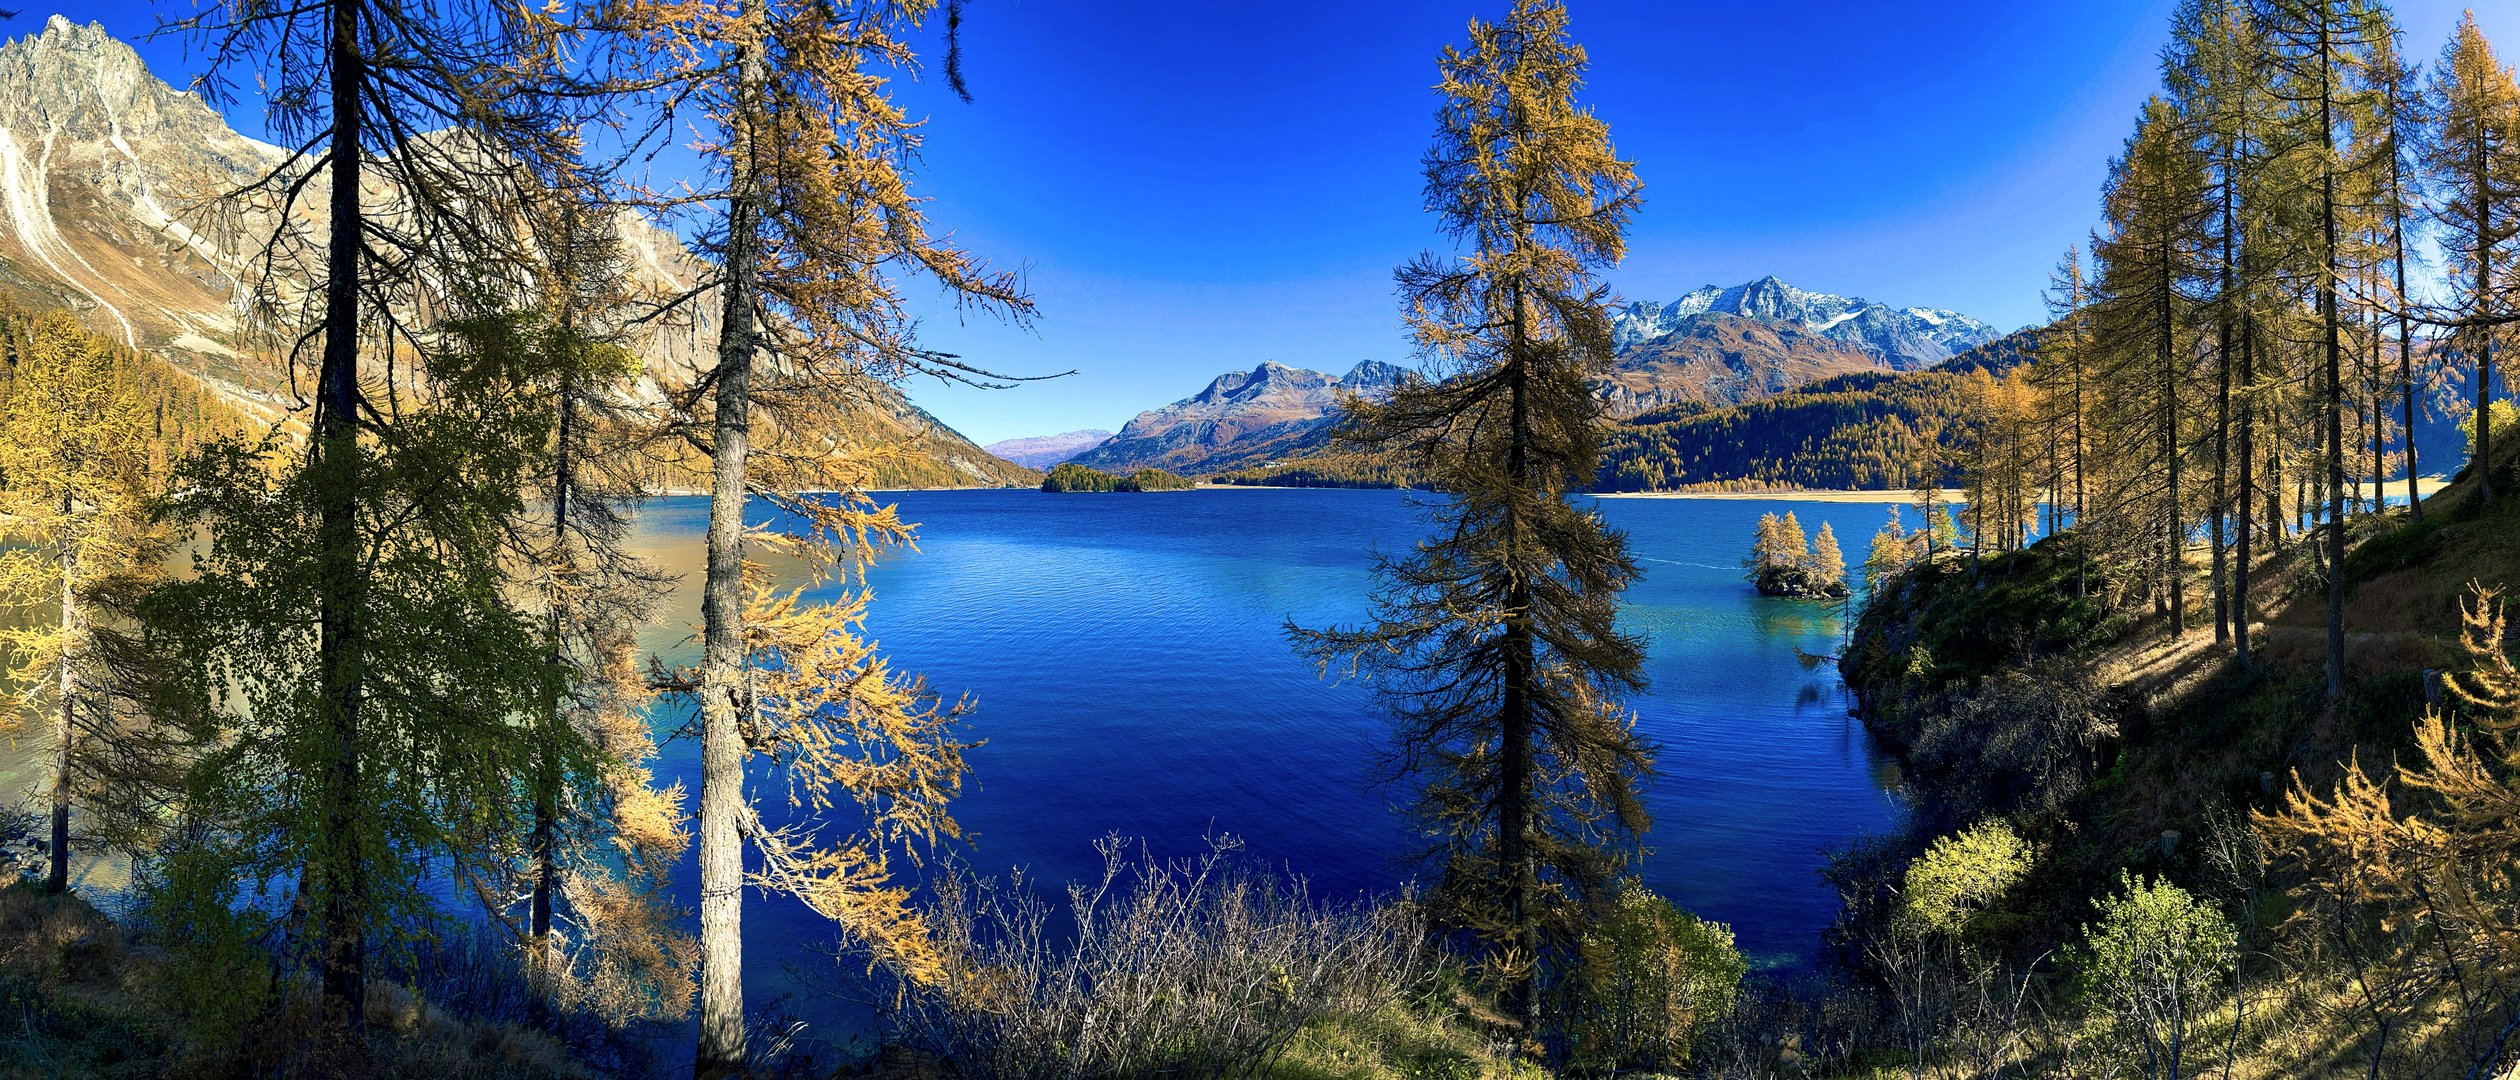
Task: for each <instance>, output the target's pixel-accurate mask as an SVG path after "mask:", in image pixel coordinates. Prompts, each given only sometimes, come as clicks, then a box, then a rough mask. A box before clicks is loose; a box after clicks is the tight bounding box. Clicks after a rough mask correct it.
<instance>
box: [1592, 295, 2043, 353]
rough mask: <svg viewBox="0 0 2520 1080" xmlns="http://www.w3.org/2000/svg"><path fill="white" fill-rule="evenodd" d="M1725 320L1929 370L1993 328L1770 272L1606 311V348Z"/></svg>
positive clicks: (1990, 335)
mask: <svg viewBox="0 0 2520 1080" xmlns="http://www.w3.org/2000/svg"><path fill="white" fill-rule="evenodd" d="M1724 316H1729V317H1733V318H1740V319H1750V320H1754V321H1757V322H1761V323H1767V324H1771V325H1774V326H1778V327H1788V326H1790V327H1794V328H1796V329H1799V330H1803V331H1808V332H1810V333H1812V334H1816V335H1818V336H1820V337H1823V338H1827V339H1829V340H1831V341H1834V342H1838V343H1841V344H1845V345H1850V346H1853V347H1855V348H1857V349H1861V350H1863V351H1865V352H1868V353H1870V354H1872V355H1873V356H1874V357H1875V358H1877V359H1878V360H1879V361H1880V362H1881V363H1882V364H1883V365H1884V366H1886V367H1892V368H1901V369H1912V368H1920V367H1929V366H1932V365H1934V364H1938V363H1941V362H1942V361H1944V360H1947V359H1950V358H1951V357H1952V356H1953V355H1955V354H1957V353H1960V352H1962V351H1965V350H1967V349H1969V348H1972V347H1974V346H1977V345H1980V344H1983V343H1985V342H1987V341H1991V340H1993V339H1994V338H1995V337H1996V336H1997V331H1996V330H1995V328H1994V327H1992V326H1989V325H1987V324H1986V323H1983V322H1980V321H1978V320H1976V319H1972V318H1970V317H1968V316H1966V315H1962V314H1960V313H1958V312H1956V311H1945V310H1943V309H1940V308H1922V307H1911V308H1892V307H1889V306H1887V305H1884V304H1877V303H1874V302H1872V301H1870V300H1865V299H1862V298H1860V297H1849V296H1839V295H1836V294H1834V293H1821V292H1812V291H1810V290H1807V289H1802V288H1797V287H1795V286H1793V285H1789V284H1787V283H1785V282H1784V281H1782V280H1779V279H1778V278H1777V277H1776V276H1775V275H1773V274H1771V275H1768V276H1766V277H1762V278H1759V279H1758V280H1756V281H1751V282H1748V283H1745V284H1741V285H1735V286H1732V287H1731V288H1719V287H1717V286H1713V285H1707V286H1702V287H1700V288H1696V289H1692V290H1690V291H1689V292H1688V293H1686V294H1684V295H1682V296H1681V297H1680V298H1679V299H1677V300H1674V301H1671V302H1670V303H1655V302H1652V301H1643V302H1639V303H1632V304H1629V305H1627V306H1626V307H1623V308H1620V309H1619V310H1617V311H1615V312H1612V313H1611V335H1612V341H1613V343H1614V344H1615V345H1616V346H1617V347H1618V348H1619V349H1620V350H1621V351H1622V352H1626V351H1630V350H1634V349H1638V348H1642V347H1645V346H1649V345H1653V344H1656V343H1658V342H1664V341H1668V340H1671V339H1672V338H1674V337H1675V336H1679V335H1682V334H1684V333H1685V332H1687V331H1688V330H1689V329H1690V328H1691V327H1692V326H1693V325H1695V324H1697V323H1700V322H1702V321H1704V320H1706V319H1709V318H1718V317H1724Z"/></svg>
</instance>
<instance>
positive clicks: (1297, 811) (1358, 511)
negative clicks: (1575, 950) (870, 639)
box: [639, 490, 1897, 1016]
mask: <svg viewBox="0 0 2520 1080" xmlns="http://www.w3.org/2000/svg"><path fill="white" fill-rule="evenodd" d="M886 498H888V499H891V500H894V501H896V502H898V504H899V505H900V507H901V510H902V513H903V516H904V518H905V519H907V520H910V521H914V522H917V523H919V524H920V526H921V531H920V550H919V551H917V552H915V553H904V554H901V555H899V556H896V557H893V558H889V559H887V560H885V561H884V563H883V564H882V565H880V566H878V567H876V568H874V569H873V570H872V571H871V574H870V582H871V584H872V586H873V588H874V589H875V592H876V600H875V604H874V607H873V616H872V618H871V619H870V624H869V625H870V627H871V629H872V631H873V633H874V635H875V636H876V637H877V638H878V639H879V640H880V641H881V643H882V645H883V647H884V649H885V651H886V652H887V653H888V654H889V655H890V656H891V657H893V659H894V660H895V662H896V663H897V664H899V665H900V666H901V667H902V668H903V669H905V670H909V671H916V672H920V673H922V674H925V675H926V676H927V677H928V678H929V679H930V680H931V681H932V682H933V683H934V684H935V685H936V686H937V687H938V688H940V689H942V690H944V691H945V692H947V693H949V694H953V693H968V694H970V695H971V696H972V697H973V698H974V699H975V700H976V701H977V703H978V706H979V711H978V713H977V714H976V716H975V717H974V720H973V724H972V733H973V734H976V735H978V736H981V737H984V738H986V739H987V740H988V743H987V745H986V746H983V747H981V748H979V749H977V750H974V751H972V752H971V753H970V755H969V762H970V765H971V768H972V770H973V778H974V780H975V781H976V782H977V784H978V788H977V790H975V791H973V792H971V793H970V794H969V795H968V796H967V797H966V798H965V799H964V800H963V801H962V804H961V807H960V816H961V820H962V821H963V823H964V825H965V826H966V827H967V828H969V829H970V830H971V831H972V833H973V834H974V844H973V845H972V847H971V849H970V851H969V852H968V858H969V859H970V860H971V862H972V863H973V864H974V866H975V867H977V868H978V869H980V870H981V871H982V872H984V873H1003V872H1004V871H1005V870H1007V869H1008V868H1011V867H1015V866H1025V867H1028V868H1029V869H1030V871H1031V873H1032V875H1033V876H1034V879H1035V880H1037V881H1047V882H1057V881H1059V880H1062V879H1065V878H1071V877H1079V876H1083V875H1084V874H1086V873H1087V872H1088V871H1089V870H1090V869H1092V867H1093V864H1094V858H1095V856H1094V853H1093V851H1092V849H1091V847H1090V841H1091V840H1092V839H1093V838H1095V837H1097V836H1099V835H1101V834H1103V833H1105V832H1107V831H1115V830H1116V831H1118V832H1121V833H1124V834H1127V835H1130V836H1136V837H1142V838H1144V839H1145V840H1147V841H1148V842H1149V843H1150V844H1151V845H1152V846H1153V848H1154V849H1155V851H1156V852H1157V853H1159V854H1190V853H1193V852H1195V851H1197V850H1200V849H1201V846H1202V837H1203V836H1205V835H1207V834H1209V833H1211V832H1220V833H1232V834H1235V835H1237V836H1240V837H1242V838H1243V839H1244V841H1245V842H1246V844H1247V851H1248V852H1249V853H1250V854H1251V855H1253V856H1254V857H1256V858H1258V859H1260V860H1263V861H1266V862H1268V863H1271V864H1276V865H1282V866H1285V867H1287V868H1289V869H1291V870H1293V871H1295V872H1297V873H1301V874H1304V875H1307V876H1309V877H1310V878H1311V879H1312V880H1313V882H1314V883H1315V885H1316V886H1317V888H1318V889H1319V890H1320V891H1322V892H1325V893H1330V894H1345V895H1354V894H1356V893H1360V892H1387V891H1390V890H1392V889H1394V888H1396V887H1398V886H1399V884H1400V883H1401V882H1403V881H1404V880H1406V879H1407V878H1408V877H1409V876H1411V875H1412V874H1414V873H1416V872H1417V871H1416V870H1415V869H1414V868H1412V867H1410V866H1408V865H1406V864H1405V863H1404V862H1403V861H1401V860H1402V856H1404V855H1406V854H1407V853H1408V852H1409V851H1410V850H1411V840H1410V837H1409V835H1408V831H1407V829H1406V827H1405V823H1404V822H1403V821H1402V819H1401V818H1400V817H1399V815H1398V814H1397V813H1395V812H1394V811H1393V809H1392V807H1393V806H1394V805H1397V804H1398V803H1400V802H1402V801H1403V800H1404V798H1405V792H1403V791H1400V790H1396V789H1393V788H1389V787H1385V786H1380V785H1378V784H1377V783H1376V774H1375V771H1374V769H1373V757H1374V752H1375V750H1376V748H1377V747H1378V746H1380V745H1381V741H1382V737H1383V734H1384V729H1383V727H1382V724H1381V723H1380V721H1378V720H1377V719H1376V718H1375V716H1374V715H1373V712H1372V709H1371V703H1370V700H1369V697H1368V695H1367V694H1366V693H1365V691H1364V690H1363V689H1362V688H1360V687H1358V686H1355V685H1353V684H1348V685H1342V684H1338V683H1336V682H1332V681H1324V680H1322V679H1320V678H1318V677H1317V676H1316V675H1315V672H1314V671H1313V669H1312V667H1311V666H1310V665H1309V664H1308V663H1306V662H1305V661H1304V660H1303V659H1301V658H1300V657H1298V656H1297V655H1295V654H1294V653H1293V652H1292V651H1291V650H1290V649H1289V648H1288V646H1287V644H1286V641H1285V638H1284V635H1283V632H1282V626H1283V624H1284V623H1285V622H1286V621H1287V620H1289V619H1292V620H1294V621H1295V622H1297V623H1301V624H1304V625H1322V624H1326V623H1333V622H1343V621H1354V620H1356V619H1358V618H1360V617H1361V616H1362V615H1363V614H1364V612H1365V603H1364V597H1365V594H1366V591H1367V590H1368V589H1369V588H1370V586H1371V584H1372V582H1371V578H1370V575H1369V573H1368V565H1369V554H1370V552H1372V551H1373V550H1375V549H1376V548H1378V547H1379V548H1382V549H1386V550H1390V549H1398V548H1401V547H1405V546H1406V545H1408V544H1409V543H1411V542H1413V541H1414V540H1415V539H1416V538H1417V537H1418V536H1419V535H1420V533H1421V528H1420V525H1419V523H1418V520H1417V518H1416V516H1415V514H1414V513H1413V511H1412V510H1411V508H1410V505H1409V502H1408V499H1409V496H1407V495H1404V494H1402V493H1397V492H1386V491H1265V490H1226V491H1196V492H1182V493H1167V494H1143V495H1131V494H1105V495H1046V494H1042V493H1040V492H1033V491H947V492H905V493H900V494H897V495H888V496H886ZM1602 505H1603V508H1604V512H1605V513H1606V515H1607V516H1608V517H1609V519H1610V521H1611V522H1612V523H1613V524H1614V525H1616V526H1618V527H1620V528H1623V529H1626V530H1627V531H1628V533H1629V542H1630V547H1631V550H1632V551H1633V552H1634V554H1635V556H1636V557H1637V559H1638V561H1639V564H1640V565H1641V566H1642V567H1643V568H1644V570H1645V575H1644V579H1643V580H1642V581H1641V582H1640V583H1639V584H1638V585H1637V586H1635V587H1634V588H1633V589H1631V590H1630V592H1629V594H1628V596H1627V601H1628V604H1629V607H1628V609H1627V611H1626V612H1625V614H1624V615H1623V616H1622V621H1623V624H1624V625H1625V626H1627V627H1628V628H1629V629H1631V630H1634V631H1636V632H1639V633H1641V634H1643V635H1645V636H1646V638H1647V640H1648V642H1649V660H1648V662H1647V668H1646V674H1647V676H1648V677H1649V678H1650V679H1651V680H1652V686H1651V688H1650V689H1649V690H1648V691H1647V692H1646V693H1645V694H1643V695H1642V696H1640V697H1638V698H1637V699H1636V700H1635V701H1634V702H1633V703H1632V704H1633V706H1634V708H1635V710H1636V714H1637V720H1638V724H1639V726H1640V727H1641V728H1642V730H1643V731H1644V732H1645V733H1646V734H1647V735H1648V736H1650V737H1651V738H1653V739H1654V740H1656V741H1658V742H1659V743H1661V745H1662V754H1661V760H1660V771H1659V774H1658V775H1657V776H1656V777H1654V778H1653V779H1652V780H1651V782H1650V783H1649V785H1648V787H1647V792H1646V795H1647V803H1648V805H1649V807H1650V808H1651V810H1652V812H1653V815H1654V830H1653V833H1652V834H1651V835H1650V836H1649V837H1648V838H1647V846H1648V847H1649V848H1650V849H1651V850H1650V854H1648V856H1647V857H1646V859H1645V861H1644V864H1643V866H1642V874H1643V877H1644V879H1645V881H1646V883H1647V884H1648V885H1649V886H1651V887H1652V888H1654V889H1656V890H1658V891H1660V892H1662V893H1664V894H1666V895H1668V896H1670V897H1672V898H1673V899H1674V900H1675V901H1677V902H1678V903H1680V904H1681V905H1683V906H1685V907H1688V908H1690V909H1692V910H1694V911H1697V912H1698V913H1700V914H1701V915H1704V916H1706V917H1708V918H1712V919H1716V920H1719V921H1722V922H1726V923H1730V924H1731V925H1732V926H1733V927H1734V929H1735V931H1736V932H1737V933H1738V935H1739V938H1740V943H1741V946H1742V948H1743V949H1744V951H1745V952H1747V953H1749V954H1750V956H1751V957H1752V959H1753V961H1754V962H1755V963H1758V964H1760V965H1763V966H1768V967H1776V968H1790V967H1796V966H1800V965H1803V964H1807V963H1809V962H1810V959H1811V957H1812V956H1813V954H1814V953H1815V951H1816V949H1817V946H1818V943H1819V934H1820V931H1821V930H1822V929H1823V928H1825V927H1826V926H1827V925H1828V923H1829V921H1830V919H1831V918H1832V917H1833V916H1834V914H1835V910H1836V903H1835V900H1834V897H1833V896H1832V894H1831V893H1830V892H1829V891H1828V890H1827V888H1826V887H1825V886H1824V885H1823V884H1822V883H1821V881H1820V879H1819V877H1818V874H1817V870H1818V867H1819V866H1820V864H1821V862H1822V859H1823V857H1824V854H1825V852H1827V851H1828V850H1831V849H1833V848H1836V847H1839V846H1842V845H1843V844H1845V843H1846V842H1847V841H1849V840H1851V839H1854V838H1856V837H1858V836H1861V835H1864V834H1866V833H1870V832H1876V831H1879V830H1882V829H1884V828H1886V827H1888V826H1889V825H1890V824H1891V821H1892V818H1893V815H1894V814H1895V813H1896V808H1897V803H1896V799H1895V796H1894V794H1893V791H1894V788H1895V775H1894V769H1893V767H1892V766H1891V765H1890V764H1889V762H1888V761H1887V760H1886V759H1885V758H1884V757H1883V755H1882V754H1881V753H1880V752H1879V751H1878V750H1877V749H1875V748H1874V747H1873V746H1872V745H1871V744H1870V743H1869V741H1868V739H1867V737H1866V735H1865V734H1864V732H1863V729H1862V727H1861V726H1860V725H1859V724H1858V723H1857V722H1856V721H1854V720H1853V719H1852V718H1850V717H1848V716H1847V714H1846V710H1847V705H1848V700H1847V696H1846V693H1845V690H1844V688H1843V686H1842V685H1841V684H1840V683H1839V681H1838V678H1837V675H1836V673H1835V671H1834V669H1833V668H1832V667H1829V666H1825V665H1824V666H1822V667H1821V668H1819V669H1817V670H1806V669H1804V668H1803V667H1802V666H1801V665H1800V664H1799V663H1798V662H1797V661H1796V659H1795V650H1796V648H1797V647H1799V648H1801V649H1804V650H1807V651H1811V652H1821V653H1827V652H1834V651H1835V649H1836V646H1837V643H1838V639H1839V635H1840V633H1841V626H1840V624H1839V621H1838V620H1837V619H1836V618H1835V616H1834V613H1833V612H1832V611H1830V610H1827V609H1824V608H1822V607H1821V606H1819V605H1813V604H1808V603H1801V602H1796V601H1786V600H1771V599H1763V598H1760V597H1758V596H1756V595H1755V594H1753V593H1752V592H1751V590H1750V588H1749V586H1748V585H1747V584H1745V583H1744V582H1743V581H1742V579H1741V573H1740V570H1739V563H1740V560H1741V558H1742V556H1743V555H1744V554H1745V553H1746V552H1747V551H1748V548H1749V544H1750V540H1751V536H1752V526H1753V523H1754V522H1755V521H1756V520H1757V518H1758V516H1759V515H1760V514H1761V513H1764V512H1768V511H1772V510H1782V509H1787V508H1790V509H1793V510H1794V511H1796V513H1797V515H1798V516H1799V517H1800V518H1801V519H1802V520H1803V522H1804V525H1805V527H1806V529H1808V530H1811V531H1814V532H1816V531H1817V530H1818V527H1819V523H1820V522H1821V521H1824V520H1825V521H1829V522H1831V523H1832V524H1833V525H1834V526H1835V528H1836V531H1837V533H1838V535H1839V538H1840V543H1841V544H1842V545H1843V546H1844V547H1845V548H1846V550H1847V552H1848V555H1849V558H1851V559H1860V558H1861V554H1862V551H1863V547H1864V544H1865V542H1866V540H1868V539H1869V538H1870V536H1871V535H1872V533H1873V530H1874V529H1876V528H1878V527H1879V525H1880V522H1881V521H1882V520H1883V518H1884V516H1885V510H1884V509H1883V508H1882V507H1880V506H1874V505H1861V504H1818V503H1777V502H1759V501H1714V500H1681V499H1670V500H1663V499H1609V500H1604V501H1603V503H1602ZM705 512H706V507H705V503H704V502H703V501H702V500H700V499H696V498H695V499H668V500H662V501H660V502H658V503H656V504H652V505H651V506H649V507H648V508H647V510H646V511H645V514H644V516H643V518H642V520H641V522H640V537H639V538H640V543H641V546H642V548H643V549H644V550H645V551H646V553H647V554H648V555H649V556H650V557H651V558H652V559H654V560H655V561H657V562H658V563H659V564H660V565H662V566H663V567H665V568H666V569H668V570H669V571H671V572H674V573H679V574H686V575H688V574H693V573H696V571H697V570H698V568H699V566H700V564H701V547H700V544H701V541H700V531H701V526H702V524H703V522H704V518H705ZM687 584H688V579H687ZM696 609H697V600H696V597H695V596H694V595H693V590H692V589H690V588H685V589H683V590H681V591H680V592H678V593H677V595H676V597H675V598H674V603H673V605H672V606H671V607H670V608H669V609H668V610H667V611H666V612H665V613H664V615H663V616H662V618H661V619H660V626H659V627H658V628H657V629H656V630H654V631H653V632H652V634H651V635H650V639H649V643H650V645H651V646H652V647H654V648H656V649H658V650H659V651H661V652H664V653H666V654H668V655H669V656H672V655H682V656H686V657H687V656H689V655H690V653H691V650H692V646H691V643H690V640H689V637H688V634H689V630H688V627H689V626H690V625H691V624H692V623H693V622H694V621H696V614H697V611H696ZM666 722H671V721H669V720H666V719H664V718H660V723H666ZM696 755H697V747H696V746H695V745H693V744H692V742H690V741H683V742H677V743H674V744H671V745H669V747H668V748H667V751H666V756H665V760H664V761H663V762H661V766H662V767H661V768H660V770H659V771H660V773H661V774H662V775H663V776H665V777H666V778H668V779H671V778H677V777H679V778H682V779H685V780H686V781H687V782H689V783H692V784H693V785H694V786H695V787H696V782H697V780H696V772H695V768H694V765H695V759H696ZM756 787H757V790H761V791H764V792H767V793H769V794H770V796H771V797H770V798H769V799H766V800H765V802H766V803H771V804H775V803H777V802H778V801H779V799H778V798H777V795H778V790H779V789H777V788H776V787H774V786H772V785H770V784H768V783H764V782H761V781H758V780H757V781H756ZM695 885H696V883H695V882H694V881H693V880H692V878H691V875H689V874H685V875H684V876H683V879H682V881H681V883H680V887H681V889H682V891H683V892H685V893H686V894H688V895H686V896H685V897H684V898H683V899H684V902H685V903H686V904H693V905H696V902H697V892H696V888H695ZM744 936H745V947H746V951H747V954H748V955H747V961H748V963H747V965H746V966H747V969H748V982H749V984H750V987H749V988H750V991H751V996H752V997H754V998H755V999H756V1000H763V999H766V998H767V997H769V996H772V995H776V994H779V993H783V992H789V991H792V990H794V989H795V988H796V983H795V976H794V975H793V974H792V973H790V972H787V971H784V970H782V968H783V966H785V962H790V961H792V962H793V963H794V964H795V965H802V966H815V965H818V964H819V963H822V961H818V960H817V958H816V957H815V956H814V955H813V954H811V953H810V952H808V951H807V950H806V946H808V945H811V944H814V943H827V942H828V941H830V940H831V937H832V935H831V932H830V930H829V929H828V927H827V926H824V925H822V924H820V923H819V922H818V921H817V920H815V919H814V918H812V916H811V915H810V914H809V913H807V912H805V911H804V910H803V908H802V907H801V906H799V905H796V904H793V903H789V902H784V901H777V900H762V899H759V898H758V897H756V898H754V899H752V900H750V901H748V904H747V909H746V914H745V935H744ZM795 1005H796V1006H797V1008H798V1011H799V1013H800V1014H802V1015H807V1016H812V1015H815V1014H817V1013H822V1012H824V1010H825V1009H826V1008H829V1006H827V1005H818V1004H817V1003H815V1002H814V1001H812V1000H810V999H808V998H804V997H800V998H799V999H797V1000H796V1001H795Z"/></svg>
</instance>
